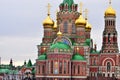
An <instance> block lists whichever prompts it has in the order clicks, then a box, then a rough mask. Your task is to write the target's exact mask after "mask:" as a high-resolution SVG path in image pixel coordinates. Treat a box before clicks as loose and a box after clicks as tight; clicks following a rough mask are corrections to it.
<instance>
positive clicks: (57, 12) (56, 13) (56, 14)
mask: <svg viewBox="0 0 120 80" xmlns="http://www.w3.org/2000/svg"><path fill="white" fill-rule="evenodd" d="M57 13H58V9H57V10H56V20H57Z"/></svg>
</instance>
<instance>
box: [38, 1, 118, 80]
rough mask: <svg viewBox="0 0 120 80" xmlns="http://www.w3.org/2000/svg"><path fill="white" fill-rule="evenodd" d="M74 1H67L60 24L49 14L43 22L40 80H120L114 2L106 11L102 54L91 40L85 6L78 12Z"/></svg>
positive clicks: (39, 46) (59, 14) (58, 20)
mask: <svg viewBox="0 0 120 80" xmlns="http://www.w3.org/2000/svg"><path fill="white" fill-rule="evenodd" d="M77 10H78V4H75V3H74V0H63V2H62V3H61V4H60V5H59V11H58V12H57V13H56V21H53V20H52V18H51V17H50V4H48V14H47V17H46V19H45V20H44V21H43V28H44V31H43V33H44V35H43V38H42V43H41V44H40V45H38V46H37V47H38V58H37V59H36V79H37V80H97V79H98V80H101V79H103V78H104V79H105V80H108V79H112V80H114V79H115V78H118V79H119V78H120V75H119V74H118V73H119V72H118V70H119V69H120V67H119V66H120V55H119V49H118V44H117V31H116V24H115V23H116V12H115V10H114V9H113V8H112V5H111V1H110V2H109V7H108V8H107V9H106V10H105V13H104V18H105V28H104V31H103V42H102V48H101V50H100V51H97V49H96V48H97V46H96V44H94V46H93V40H92V39H91V35H90V33H91V29H92V26H91V24H90V23H89V22H88V18H87V9H86V10H85V12H86V16H85V17H83V10H82V3H80V11H79V12H78V11H77Z"/></svg>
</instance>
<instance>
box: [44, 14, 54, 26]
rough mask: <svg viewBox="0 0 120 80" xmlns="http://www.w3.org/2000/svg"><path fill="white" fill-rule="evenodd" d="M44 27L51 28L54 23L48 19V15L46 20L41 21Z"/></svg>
mask: <svg viewBox="0 0 120 80" xmlns="http://www.w3.org/2000/svg"><path fill="white" fill-rule="evenodd" d="M45 25H50V26H53V25H54V22H53V20H52V19H51V18H50V15H48V16H47V18H46V19H45V20H44V21H43V26H44V27H46V26H45Z"/></svg>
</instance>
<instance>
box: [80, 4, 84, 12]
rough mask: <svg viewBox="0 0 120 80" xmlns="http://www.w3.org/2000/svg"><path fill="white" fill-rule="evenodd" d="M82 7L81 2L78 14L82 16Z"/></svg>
mask: <svg viewBox="0 0 120 80" xmlns="http://www.w3.org/2000/svg"><path fill="white" fill-rule="evenodd" d="M82 6H83V4H82V2H80V14H82Z"/></svg>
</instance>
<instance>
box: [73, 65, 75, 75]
mask: <svg viewBox="0 0 120 80" xmlns="http://www.w3.org/2000/svg"><path fill="white" fill-rule="evenodd" d="M73 70H74V71H73V74H75V65H74V66H73Z"/></svg>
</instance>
